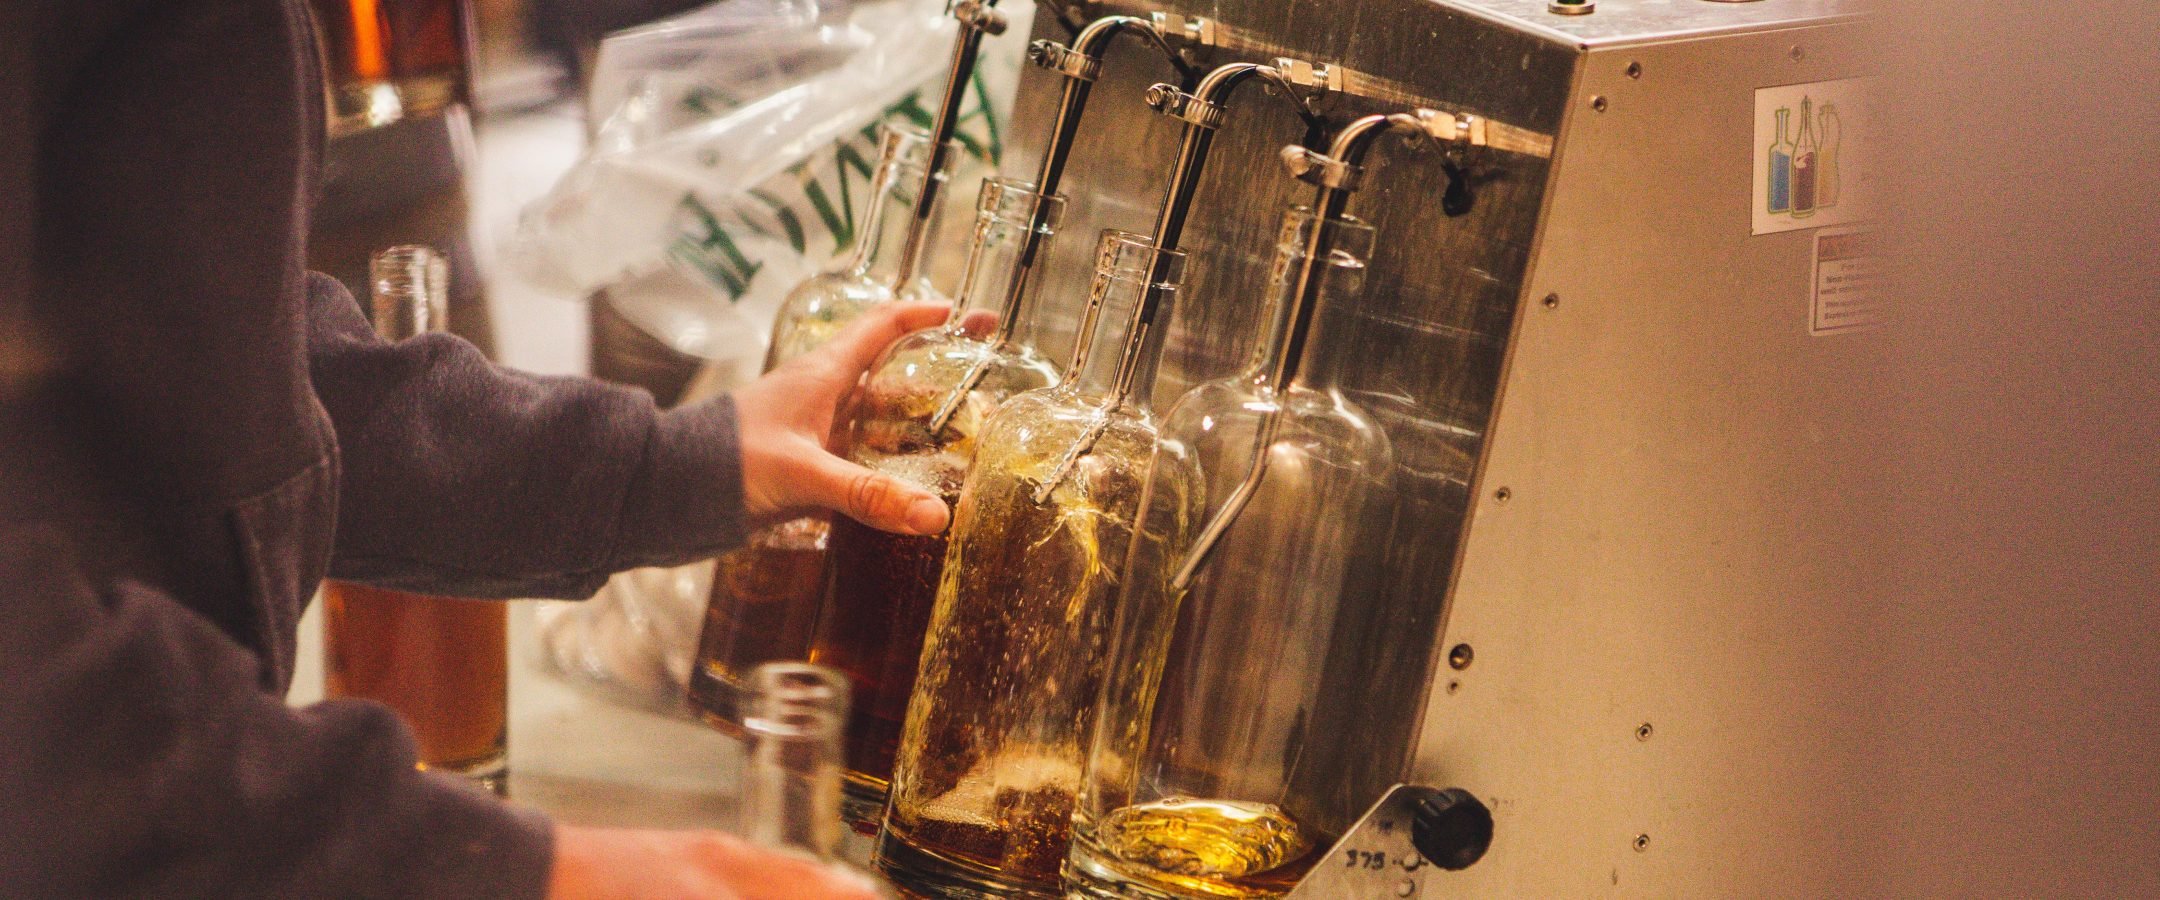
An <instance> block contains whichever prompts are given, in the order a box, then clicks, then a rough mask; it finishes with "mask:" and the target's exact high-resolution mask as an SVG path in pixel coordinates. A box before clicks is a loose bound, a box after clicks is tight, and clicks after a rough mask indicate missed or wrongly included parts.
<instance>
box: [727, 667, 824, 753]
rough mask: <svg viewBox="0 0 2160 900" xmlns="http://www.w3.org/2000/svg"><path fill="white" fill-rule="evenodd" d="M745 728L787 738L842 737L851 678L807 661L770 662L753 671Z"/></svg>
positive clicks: (744, 720) (761, 733)
mask: <svg viewBox="0 0 2160 900" xmlns="http://www.w3.org/2000/svg"><path fill="white" fill-rule="evenodd" d="M749 694H750V702H749V704H748V714H747V715H745V716H744V717H743V728H744V729H745V730H747V731H749V732H751V733H752V734H759V735H766V736H771V737H787V738H825V737H838V736H839V734H840V729H841V727H842V724H843V720H844V719H846V717H847V707H848V681H847V676H845V675H842V674H840V673H839V672H837V671H835V670H833V669H829V668H826V667H824V666H818V665H812V664H810V663H804V662H773V663H765V664H764V665H761V666H758V667H757V668H755V669H752V670H751V671H750V678H749Z"/></svg>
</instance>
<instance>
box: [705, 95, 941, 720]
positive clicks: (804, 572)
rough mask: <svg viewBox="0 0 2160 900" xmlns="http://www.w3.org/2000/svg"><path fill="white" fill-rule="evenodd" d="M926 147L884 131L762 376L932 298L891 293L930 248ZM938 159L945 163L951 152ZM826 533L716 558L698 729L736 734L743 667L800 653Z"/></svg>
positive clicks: (811, 519)
mask: <svg viewBox="0 0 2160 900" xmlns="http://www.w3.org/2000/svg"><path fill="white" fill-rule="evenodd" d="M930 150H931V140H930V136H929V134H928V133H926V132H923V131H921V130H918V129H915V128H911V127H906V126H898V125H891V124H888V125H886V126H885V128H884V130H883V132H882V135H881V138H880V141H879V149H878V164H877V168H876V169H875V170H873V174H872V176H871V191H870V197H869V205H868V208H867V211H866V214H865V216H864V219H863V221H862V223H861V225H860V226H859V228H858V230H857V232H856V240H855V244H854V249H853V250H852V251H851V252H850V253H849V254H848V256H847V257H846V259H845V260H843V261H842V262H841V264H840V265H839V266H837V267H835V268H833V269H831V270H828V271H826V272H823V273H820V274H818V275H814V276H811V277H810V278H809V279H807V280H805V281H804V282H803V283H802V284H801V285H799V286H797V287H796V288H795V289H794V290H793V291H791V292H789V293H788V296H787V299H786V300H785V301H784V302H783V303H782V304H781V306H780V313H779V316H778V317H777V319H776V320H775V321H774V323H773V336H772V349H771V350H770V351H768V352H767V354H766V357H765V368H766V369H767V370H768V371H769V370H771V369H772V368H773V367H775V366H778V365H780V364H781V363H783V362H786V361H787V360H789V359H792V358H794V357H795V356H798V355H800V354H802V353H805V352H808V351H809V350H811V349H814V348H816V347H817V346H818V345H819V344H822V343H824V342H825V340H826V339H827V338H830V337H832V336H833V335H834V334H836V333H838V332H839V331H840V329H842V328H844V327H846V326H847V325H848V323H850V322H853V321H854V320H855V318H856V317H857V316H859V315H861V314H862V313H863V311H864V310H867V309H869V308H871V307H873V306H876V305H878V304H880V303H885V302H889V301H891V300H893V299H895V298H897V297H930V296H933V295H934V291H933V290H932V289H931V288H930V287H929V285H928V284H927V283H926V282H924V281H922V280H921V279H920V278H916V277H911V278H910V279H909V280H908V282H907V283H906V284H903V285H900V286H899V288H898V289H897V290H895V288H894V284H895V282H896V281H897V280H898V279H899V278H900V276H901V273H903V272H920V271H922V267H921V266H920V265H916V264H912V263H910V262H909V261H908V260H906V259H905V256H906V254H907V252H909V251H910V249H911V248H912V250H913V252H921V251H922V250H923V249H924V248H928V247H931V246H934V245H935V241H934V240H932V239H928V238H926V239H922V240H916V241H911V240H910V239H909V232H910V230H911V228H923V229H927V230H930V231H932V232H934V231H935V228H936V218H937V217H936V216H935V215H931V216H928V217H927V218H923V219H917V218H915V217H914V216H913V215H912V212H913V210H914V209H915V208H916V198H917V197H918V196H919V192H920V191H922V190H923V189H924V187H925V186H926V185H927V184H928V183H929V179H931V178H938V179H942V178H944V177H946V175H947V173H946V172H945V171H942V170H941V171H939V172H936V173H931V172H929V171H928V169H927V165H928V160H929V159H930V158H931V156H932V154H931V152H930ZM940 156H941V158H942V159H943V160H944V161H945V162H946V164H947V165H948V166H949V164H950V162H951V160H953V159H954V158H956V156H957V154H953V153H945V154H941V155H940ZM933 237H934V235H933ZM918 262H919V261H918ZM829 532H830V523H829V521H828V520H827V518H826V517H824V516H805V517H803V518H800V519H794V520H791V521H788V522H783V523H781V524H778V525H774V526H771V527H768V528H764V529H760V530H759V531H757V532H756V533H753V534H752V535H750V537H749V538H748V539H747V540H745V542H744V545H743V546H742V547H741V548H738V549H736V550H734V551H731V552H729V553H727V554H725V555H723V556H721V557H720V561H719V564H718V567H717V569H716V570H715V571H714V573H713V588H712V598H711V600H710V602H709V603H708V604H707V605H706V608H705V627H704V631H703V633H702V634H701V635H700V636H699V638H698V658H697V664H696V665H695V666H694V667H693V668H692V669H691V672H690V705H691V707H692V708H694V709H695V710H696V711H697V712H698V715H699V716H700V717H701V718H703V719H704V720H705V721H706V722H707V723H709V724H711V725H713V726H714V727H717V728H719V729H721V730H723V731H727V732H730V733H735V734H740V728H741V726H740V722H741V710H740V709H739V708H738V703H737V696H738V695H739V694H740V692H741V690H742V679H743V678H744V677H745V676H746V675H747V673H748V672H749V671H750V669H751V668H752V667H754V666H756V665H757V664H758V663H762V662H767V661H771V660H781V659H802V658H803V657H805V656H807V655H808V653H809V643H810V626H811V622H812V620H813V619H814V617H815V616H816V614H817V603H818V600H819V597H820V594H821V593H822V592H823V588H824V576H825V547H826V542H827V539H828V536H829Z"/></svg>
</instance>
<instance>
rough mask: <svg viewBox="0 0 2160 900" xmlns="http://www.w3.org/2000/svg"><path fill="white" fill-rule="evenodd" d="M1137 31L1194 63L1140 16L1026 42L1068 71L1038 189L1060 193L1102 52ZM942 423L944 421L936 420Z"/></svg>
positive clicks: (1027, 255)
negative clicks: (1062, 41)
mask: <svg viewBox="0 0 2160 900" xmlns="http://www.w3.org/2000/svg"><path fill="white" fill-rule="evenodd" d="M1127 33H1130V34H1133V35H1136V36H1138V37H1140V38H1142V39H1144V40H1145V42H1146V43H1147V44H1148V46H1151V47H1154V48H1155V49H1156V50H1159V51H1161V52H1162V55H1163V57H1164V58H1165V59H1167V60H1169V62H1170V65H1171V66H1173V67H1175V68H1176V69H1177V70H1178V72H1179V74H1180V75H1181V76H1186V77H1189V76H1190V73H1191V68H1190V67H1189V66H1187V65H1186V64H1185V61H1184V60H1183V59H1182V58H1180V57H1179V56H1178V52H1177V50H1176V49H1175V48H1173V47H1171V46H1170V41H1169V39H1168V38H1166V37H1165V36H1164V35H1163V33H1162V32H1161V31H1159V30H1157V29H1156V27H1155V23H1154V21H1153V20H1151V19H1145V18H1141V17H1139V16H1104V17H1102V18H1100V19H1096V20H1095V21H1093V22H1089V23H1088V24H1087V27H1085V28H1082V29H1080V33H1079V34H1078V35H1076V36H1074V38H1073V41H1072V45H1071V46H1069V47H1067V46H1060V45H1058V44H1055V43H1052V42H1050V41H1036V42H1035V43H1033V44H1030V45H1028V58H1029V60H1030V61H1032V62H1034V63H1035V64H1036V65H1039V66H1042V67H1044V68H1047V69H1050V70H1052V71H1055V72H1057V73H1058V74H1060V75H1062V76H1064V78H1065V90H1064V93H1063V95H1062V96H1061V97H1060V98H1059V99H1058V107H1057V114H1056V116H1055V117H1054V118H1052V119H1051V125H1050V141H1049V143H1047V144H1045V145H1044V146H1043V158H1042V165H1040V166H1039V167H1037V168H1036V170H1035V189H1036V190H1038V191H1040V192H1042V193H1043V194H1044V195H1045V196H1047V195H1051V194H1055V193H1057V189H1058V185H1059V183H1060V182H1062V181H1063V180H1064V177H1065V163H1066V161H1067V160H1068V159H1069V158H1071V156H1072V144H1073V138H1074V136H1076V135H1077V134H1079V131H1080V116H1081V114H1082V113H1083V112H1085V111H1086V109H1087V102H1088V95H1089V94H1090V92H1091V91H1092V90H1093V89H1094V86H1095V78H1096V76H1097V75H1099V74H1100V73H1101V72H1102V58H1103V54H1104V53H1105V52H1106V51H1107V50H1108V49H1109V46H1110V41H1111V40H1112V39H1114V38H1116V37H1117V36H1118V35H1120V34H1127ZM1043 224H1044V223H1043V221H1042V214H1041V213H1040V212H1038V213H1037V215H1036V217H1035V218H1034V220H1033V221H1031V222H1030V223H1029V227H1028V229H1027V231H1026V232H1025V233H1024V234H1023V235H1022V236H1021V239H1020V241H1021V243H1020V253H1019V261H1018V264H1017V265H1015V266H1014V267H1013V274H1012V279H1011V280H1010V281H1009V282H1007V283H1006V287H1005V302H1004V307H1003V311H1002V313H1001V315H999V317H998V340H999V341H1001V342H1002V341H1007V340H1011V339H1012V335H1013V329H1014V327H1015V326H1016V324H1017V322H1018V317H1017V316H1016V315H1015V314H1016V313H1018V312H1019V308H1020V301H1021V300H1022V297H1023V295H1024V294H1025V293H1026V291H1027V286H1028V283H1029V275H1030V274H1031V273H1032V272H1033V271H1034V269H1035V263H1036V258H1037V256H1038V254H1039V253H1040V252H1041V250H1042V244H1043V238H1044V234H1043ZM933 427H942V423H939V424H936V425H933Z"/></svg>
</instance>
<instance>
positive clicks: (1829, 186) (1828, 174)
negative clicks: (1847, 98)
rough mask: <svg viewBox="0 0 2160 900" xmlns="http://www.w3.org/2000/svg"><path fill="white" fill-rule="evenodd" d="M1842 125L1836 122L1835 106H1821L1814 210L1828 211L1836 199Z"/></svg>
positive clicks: (1828, 104) (1834, 204) (1835, 203)
mask: <svg viewBox="0 0 2160 900" xmlns="http://www.w3.org/2000/svg"><path fill="white" fill-rule="evenodd" d="M1842 127H1843V123H1842V122H1840V121H1838V114H1837V105H1836V104H1832V103H1825V104H1823V105H1822V149H1821V150H1819V151H1817V153H1818V157H1817V160H1816V163H1815V167H1816V169H1817V170H1818V171H1819V172H1821V175H1820V176H1819V177H1820V178H1821V183H1819V184H1817V185H1816V187H1815V208H1816V209H1829V208H1831V207H1833V206H1836V205H1837V199H1838V131H1839V129H1840V128H1842Z"/></svg>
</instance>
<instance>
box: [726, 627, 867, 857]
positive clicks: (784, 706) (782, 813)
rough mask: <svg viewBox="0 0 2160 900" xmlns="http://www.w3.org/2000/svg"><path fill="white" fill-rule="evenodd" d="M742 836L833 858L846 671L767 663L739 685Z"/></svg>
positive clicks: (837, 837) (837, 842)
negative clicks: (743, 734)
mask: <svg viewBox="0 0 2160 900" xmlns="http://www.w3.org/2000/svg"><path fill="white" fill-rule="evenodd" d="M744 697H745V699H744V707H745V709H744V715H743V730H744V731H745V732H746V733H747V737H748V739H749V740H748V744H747V746H745V748H744V750H745V752H746V755H745V762H744V765H743V794H742V806H741V808H740V810H739V816H740V820H741V824H740V827H739V828H738V830H739V831H740V832H741V833H742V835H743V837H746V838H749V839H750V840H752V841H755V842H757V843H759V844H762V845H765V846H768V847H775V848H782V849H788V850H794V851H796V852H799V853H802V854H805V855H808V856H812V857H815V858H818V859H824V860H830V859H832V858H834V853H835V852H836V850H837V849H838V848H839V845H840V829H841V826H840V735H841V729H842V728H843V726H844V723H845V720H846V719H847V710H848V684H847V678H846V676H843V675H841V674H840V673H839V672H835V671H833V670H831V669H827V668H824V667H822V666H813V665H811V664H809V663H801V662H775V663H766V664H764V665H761V666H758V667H757V668H755V669H752V670H751V671H750V677H749V679H748V680H747V684H746V685H745V686H744Z"/></svg>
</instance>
